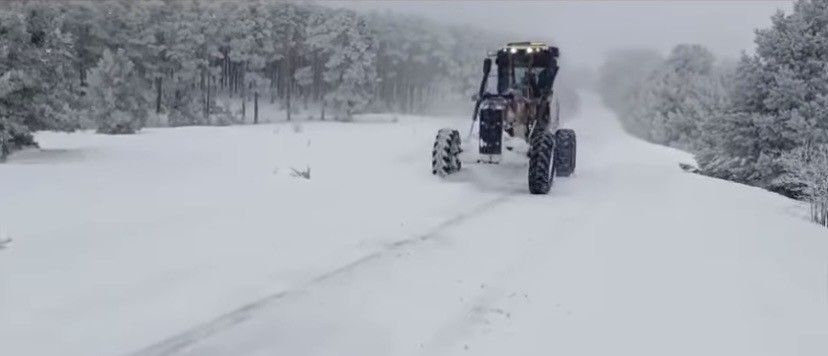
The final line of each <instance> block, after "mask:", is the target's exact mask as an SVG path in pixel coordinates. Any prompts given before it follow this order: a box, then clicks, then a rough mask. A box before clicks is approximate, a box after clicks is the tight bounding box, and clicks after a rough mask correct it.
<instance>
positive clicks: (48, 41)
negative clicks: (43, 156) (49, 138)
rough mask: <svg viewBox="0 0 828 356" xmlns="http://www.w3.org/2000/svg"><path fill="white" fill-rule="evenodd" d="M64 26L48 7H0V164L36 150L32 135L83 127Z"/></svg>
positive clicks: (53, 9) (40, 4) (25, 4)
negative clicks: (24, 149)
mask: <svg viewBox="0 0 828 356" xmlns="http://www.w3.org/2000/svg"><path fill="white" fill-rule="evenodd" d="M61 21H62V16H61V15H60V12H59V9H56V8H52V7H50V6H48V5H47V4H42V3H24V4H10V5H6V6H5V7H3V8H0V33H3V35H2V36H0V49H2V50H0V160H2V159H5V157H6V156H7V155H8V154H9V153H11V152H12V151H14V150H17V149H20V148H22V147H25V146H31V145H34V139H33V137H32V136H31V134H30V132H31V131H34V130H73V129H75V128H78V126H79V123H80V120H79V118H78V116H77V115H75V114H76V109H77V108H78V107H79V101H78V97H79V95H78V88H77V87H75V86H73V83H74V82H73V80H72V79H73V78H75V76H74V75H73V74H75V73H76V71H75V70H74V68H73V62H72V58H73V43H72V38H71V36H69V35H67V34H66V33H64V32H62V31H61V26H62V22H61Z"/></svg>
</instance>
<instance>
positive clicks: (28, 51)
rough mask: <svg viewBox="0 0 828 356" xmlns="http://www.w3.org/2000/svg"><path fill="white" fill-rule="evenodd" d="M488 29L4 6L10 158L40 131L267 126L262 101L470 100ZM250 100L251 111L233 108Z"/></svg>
mask: <svg viewBox="0 0 828 356" xmlns="http://www.w3.org/2000/svg"><path fill="white" fill-rule="evenodd" d="M504 42H506V39H505V38H502V37H501V36H498V35H496V34H487V33H486V32H485V31H483V30H479V29H474V30H469V29H468V28H463V27H457V26H449V25H442V24H437V23H433V22H430V21H427V20H424V19H422V18H418V17H412V16H404V15H396V14H391V13H383V14H359V13H356V12H353V11H350V10H346V9H334V8H330V7H325V6H321V5H317V4H314V3H310V2H291V1H282V2H276V1H265V0H249V1H208V0H181V1H177V0H147V1H132V0H101V1H62V2H54V1H39V0H27V1H15V2H3V3H2V4H0V158H4V157H6V156H7V155H8V154H9V153H10V152H12V151H14V150H16V149H19V148H22V147H26V146H30V145H34V144H35V142H34V140H33V137H32V135H31V132H32V131H35V130H74V129H79V128H96V129H97V130H98V131H99V132H102V133H112V134H123V133H133V132H135V131H136V130H139V129H140V128H141V127H143V126H144V125H146V124H147V122H148V120H149V119H150V118H152V117H159V116H162V117H164V118H165V120H166V124H168V125H171V126H182V125H217V124H238V123H255V122H256V121H258V119H259V115H258V114H259V113H258V103H259V101H260V100H261V101H268V102H270V103H273V104H274V105H277V106H278V107H280V108H281V109H282V110H285V113H286V115H287V119H288V120H291V118H292V117H291V115H295V113H296V112H297V110H298V109H307V108H313V109H315V110H316V112H318V117H319V118H320V119H336V120H348V119H350V118H351V117H352V115H354V114H356V113H360V112H365V111H366V110H375V111H396V112H404V113H418V112H423V111H425V110H428V109H429V108H433V107H435V106H439V105H441V104H445V103H447V102H453V101H459V100H465V101H467V100H468V96H469V93H471V92H473V91H474V88H475V86H476V82H478V81H479V76H480V74H479V73H480V61H481V58H482V57H483V56H485V54H486V52H487V50H490V49H493V48H497V46H500V45H502V44H503V43H504ZM219 98H222V99H234V100H235V101H236V102H238V101H241V104H242V105H241V108H240V109H238V108H233V107H231V106H230V105H228V100H218V99H219Z"/></svg>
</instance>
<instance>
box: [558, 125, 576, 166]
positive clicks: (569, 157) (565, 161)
mask: <svg viewBox="0 0 828 356" xmlns="http://www.w3.org/2000/svg"><path fill="white" fill-rule="evenodd" d="M576 144H577V142H576V141H575V131H573V130H571V129H560V130H558V131H557V132H556V133H555V158H554V159H555V174H556V175H557V176H558V177H569V176H570V175H571V174H572V172H574V171H575V149H576V148H577V145H576Z"/></svg>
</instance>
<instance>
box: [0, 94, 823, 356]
mask: <svg viewBox="0 0 828 356" xmlns="http://www.w3.org/2000/svg"><path fill="white" fill-rule="evenodd" d="M584 106H585V107H586V109H585V110H583V112H582V113H581V114H580V115H579V116H578V117H575V118H572V119H570V120H569V121H568V125H569V126H571V127H573V128H575V129H576V131H577V133H578V154H579V156H578V167H577V169H576V173H575V174H574V175H573V177H570V178H566V179H557V180H556V181H555V184H554V186H553V188H552V192H551V193H550V194H549V195H547V196H532V195H529V194H528V192H527V188H526V163H525V160H524V159H523V158H522V157H521V154H522V152H521V150H520V148H518V149H517V150H516V151H515V152H509V154H508V155H507V157H505V160H504V162H503V163H502V164H500V165H482V166H481V165H474V164H469V163H468V162H467V163H466V164H465V165H464V168H463V170H462V171H461V172H460V173H458V174H457V175H455V176H451V177H449V178H448V179H446V180H445V181H441V180H440V179H437V178H435V177H433V176H432V175H431V174H430V168H429V164H430V162H429V160H430V148H431V144H432V140H433V136H434V134H435V132H436V130H437V129H438V128H440V127H443V126H455V127H457V128H459V129H461V132H464V131H465V130H466V129H467V127H468V126H467V125H468V122H467V121H466V120H464V119H457V120H451V119H438V118H421V117H407V116H400V117H396V116H395V115H372V116H366V117H364V118H361V119H360V120H358V122H355V123H332V122H312V123H301V124H291V123H284V124H273V125H261V126H241V127H210V128H196V127H194V128H177V129H150V130H145V131H143V132H142V133H141V134H138V135H135V136H102V135H94V134H91V133H77V134H55V133H42V134H40V135H39V136H38V140H39V141H40V142H41V144H42V146H43V149H42V150H40V151H29V152H23V153H19V154H17V155H14V156H12V157H11V159H10V162H8V163H7V164H4V165H0V230H2V234H5V235H7V236H8V237H9V238H11V241H10V242H6V243H4V246H5V248H4V249H0V353H2V354H3V355H58V354H61V355H119V354H136V355H169V354H182V355H363V356H364V355H452V354H463V355H554V354H560V355H608V354H614V355H729V356H735V355H746V356H747V355H750V356H755V355H814V356H817V355H819V356H823V355H826V354H828V295H826V293H828V232H826V230H825V229H823V228H820V227H818V226H815V225H812V224H810V223H808V221H807V220H806V219H805V218H804V217H803V215H805V214H804V213H803V209H804V208H803V207H802V206H801V205H800V204H799V203H798V202H795V201H792V200H788V199H786V198H783V197H780V196H777V195H774V194H771V193H768V192H765V191H762V190H760V189H756V188H751V187H747V186H742V185H738V184H733V183H729V182H724V181H719V180H715V179H710V178H706V177H702V176H698V175H693V174H689V173H685V172H683V171H681V170H680V169H679V168H678V163H679V162H690V161H691V159H692V158H691V157H689V156H688V155H686V154H685V153H682V152H678V151H675V150H671V149H667V148H663V147H658V146H653V145H650V144H646V143H643V142H641V141H638V140H635V139H633V138H631V137H629V136H627V135H626V134H624V133H623V132H622V131H621V130H620V129H619V128H618V125H617V124H616V122H615V120H614V118H613V117H612V115H611V114H609V113H608V112H607V111H605V110H604V109H603V108H602V107H601V106H600V104H599V103H598V102H597V101H596V100H595V99H594V98H592V97H586V99H585V101H584ZM466 145H468V147H467V151H472V150H473V145H474V142H471V143H468V142H467V143H466ZM308 168H309V169H310V179H304V178H301V177H294V176H293V175H292V174H291V173H292V169H297V170H300V171H301V170H307V169H308ZM5 235H4V236H5Z"/></svg>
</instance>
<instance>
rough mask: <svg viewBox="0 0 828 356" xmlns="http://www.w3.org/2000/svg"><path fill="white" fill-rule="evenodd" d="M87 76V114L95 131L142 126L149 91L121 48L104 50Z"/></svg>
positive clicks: (112, 131)
mask: <svg viewBox="0 0 828 356" xmlns="http://www.w3.org/2000/svg"><path fill="white" fill-rule="evenodd" d="M88 80H89V88H88V90H87V100H88V101H89V104H90V109H89V114H90V116H91V117H92V118H93V119H94V121H95V123H96V125H97V128H98V132H100V133H105V134H132V133H135V132H137V131H138V130H140V129H141V128H142V127H144V125H145V124H146V121H147V116H148V111H149V109H150V107H151V106H150V99H149V93H148V92H147V87H146V85H145V84H144V83H143V81H142V80H141V78H140V76H139V75H138V73H137V72H136V71H135V66H134V65H133V64H132V61H130V60H129V58H128V57H127V55H126V54H125V51H124V50H118V51H117V52H115V53H112V52H111V51H109V50H105V51H104V53H103V57H101V60H100V61H99V62H98V65H97V66H96V67H95V68H93V69H92V70H91V71H90V73H89V77H88Z"/></svg>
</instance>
